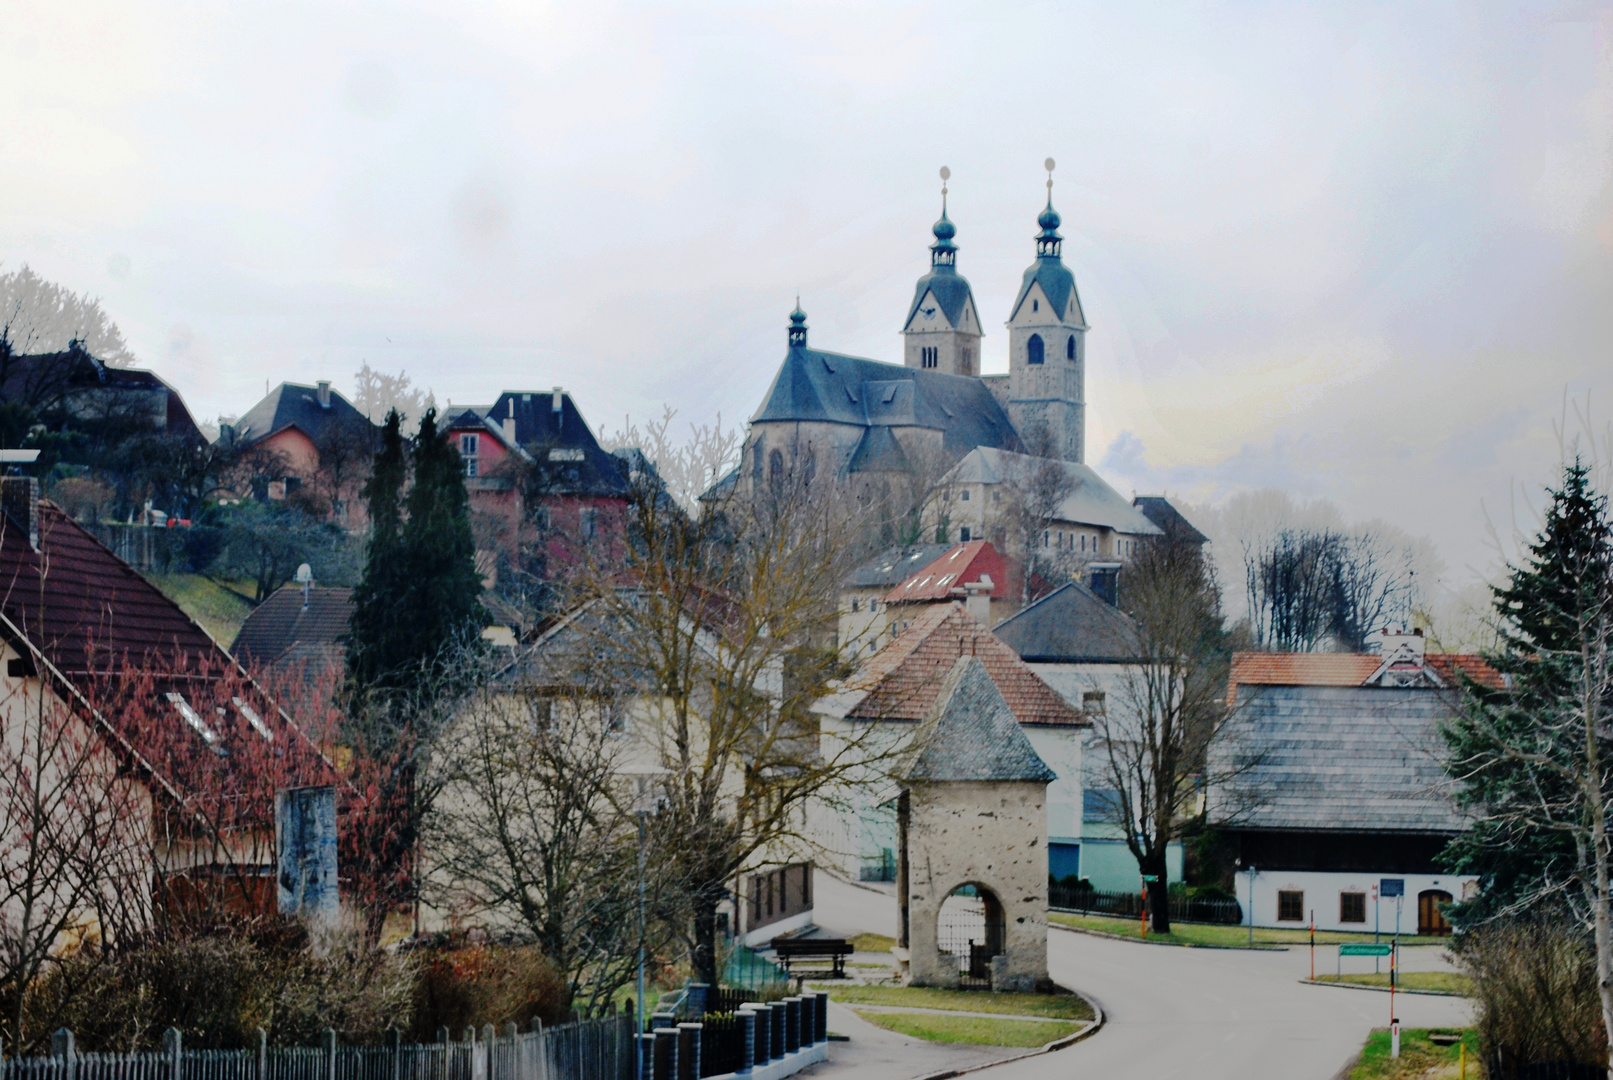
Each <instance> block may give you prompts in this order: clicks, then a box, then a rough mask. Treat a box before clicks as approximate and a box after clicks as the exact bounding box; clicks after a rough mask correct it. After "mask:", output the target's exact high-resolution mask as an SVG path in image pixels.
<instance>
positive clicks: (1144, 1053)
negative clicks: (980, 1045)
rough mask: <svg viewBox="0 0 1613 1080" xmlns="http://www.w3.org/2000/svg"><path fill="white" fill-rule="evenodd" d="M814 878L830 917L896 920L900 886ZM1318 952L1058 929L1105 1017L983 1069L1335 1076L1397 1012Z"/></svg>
mask: <svg viewBox="0 0 1613 1080" xmlns="http://www.w3.org/2000/svg"><path fill="white" fill-rule="evenodd" d="M815 884H816V885H817V889H816V892H817V898H816V901H817V905H818V909H819V910H818V918H819V922H820V923H821V924H822V925H824V926H825V927H828V928H832V929H834V930H836V931H845V932H856V931H859V930H869V931H872V932H875V933H886V934H889V933H890V932H891V931H892V929H893V927H894V925H895V900H894V899H893V898H890V897H887V896H883V895H879V894H876V893H872V892H869V891H867V890H865V889H859V888H857V887H856V886H852V885H847V884H844V883H841V882H832V881H831V880H830V879H829V878H828V876H827V875H819V876H818V878H817V881H816V882H815ZM1320 956H1321V951H1320V950H1318V959H1319V960H1320ZM1328 959H1329V960H1330V961H1331V959H1332V957H1331V956H1330V955H1329V956H1328ZM1437 962H1438V961H1437V954H1435V953H1434V952H1433V951H1432V950H1430V949H1428V948H1426V947H1424V948H1422V949H1419V950H1417V961H1416V963H1415V966H1417V967H1428V966H1433V965H1434V964H1435V963H1437ZM1309 964H1310V960H1309V957H1308V956H1307V955H1306V953H1305V951H1304V950H1299V949H1296V950H1293V951H1290V952H1244V951H1238V950H1220V949H1183V948H1174V947H1171V946H1165V945H1143V944H1134V943H1129V942H1124V941H1108V940H1105V939H1103V938H1096V937H1092V936H1090V935H1085V934H1075V933H1070V932H1068V931H1062V930H1054V931H1051V932H1050V933H1049V940H1048V965H1049V967H1050V969H1051V971H1052V975H1053V978H1054V979H1055V980H1057V981H1058V982H1060V983H1062V984H1064V985H1065V986H1069V987H1073V988H1076V989H1079V990H1081V991H1082V992H1084V993H1086V994H1088V995H1089V996H1091V997H1093V998H1095V999H1096V1000H1097V1001H1098V1002H1099V1004H1101V1005H1102V1006H1103V1009H1104V1012H1105V1013H1106V1014H1107V1015H1108V1023H1107V1024H1106V1025H1105V1026H1104V1029H1103V1030H1102V1031H1100V1032H1099V1033H1098V1034H1097V1035H1095V1036H1093V1037H1092V1038H1091V1039H1088V1040H1087V1041H1085V1042H1083V1043H1079V1044H1077V1045H1076V1046H1073V1047H1070V1048H1069V1049H1068V1050H1062V1051H1059V1052H1058V1053H1054V1054H1048V1055H1044V1056H1041V1057H1036V1058H1031V1059H1028V1060H1025V1061H1020V1062H1014V1063H1011V1064H1007V1065H1003V1066H1000V1067H998V1068H994V1069H990V1070H988V1071H986V1072H984V1073H981V1074H980V1076H981V1080H1054V1078H1057V1080H1084V1078H1086V1077H1093V1078H1098V1077H1102V1078H1104V1080H1109V1078H1133V1077H1135V1078H1137V1080H1171V1078H1173V1077H1181V1078H1183V1080H1187V1078H1191V1080H1331V1078H1332V1077H1333V1076H1334V1075H1335V1074H1336V1073H1337V1072H1338V1071H1339V1070H1340V1068H1342V1067H1343V1066H1344V1064H1345V1063H1346V1062H1347V1061H1349V1059H1350V1057H1351V1056H1352V1055H1353V1054H1354V1053H1355V1051H1356V1050H1357V1049H1358V1048H1359V1047H1360V1045H1361V1043H1362V1042H1363V1041H1364V1040H1365V1039H1366V1036H1367V1032H1368V1031H1370V1030H1371V1029H1372V1028H1374V1027H1382V1026H1384V1025H1385V1024H1387V1023H1388V1018H1389V995H1387V994H1376V993H1370V992H1366V991H1360V990H1340V989H1333V988H1329V987H1320V986H1301V985H1299V983H1298V980H1299V979H1301V978H1304V977H1305V976H1306V975H1307V974H1308V972H1309ZM1324 966H1325V965H1324ZM1395 1000H1396V1002H1397V1003H1398V1006H1399V1007H1398V1011H1399V1013H1400V1019H1401V1022H1402V1023H1403V1024H1404V1025H1406V1026H1407V1027H1429V1026H1442V1025H1447V1024H1462V1023H1467V1022H1468V1019H1469V1005H1468V1003H1467V1002H1466V1001H1464V1000H1463V999H1461V998H1444V997H1427V996H1417V995H1398V996H1397V997H1396V998H1395ZM882 1075H883V1076H886V1077H892V1076H893V1074H891V1073H889V1072H886V1073H883V1074H882Z"/></svg>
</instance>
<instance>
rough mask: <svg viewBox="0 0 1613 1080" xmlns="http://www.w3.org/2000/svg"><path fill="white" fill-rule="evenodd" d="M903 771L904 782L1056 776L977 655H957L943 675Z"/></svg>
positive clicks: (1046, 779)
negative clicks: (1032, 743) (1020, 727)
mask: <svg viewBox="0 0 1613 1080" xmlns="http://www.w3.org/2000/svg"><path fill="white" fill-rule="evenodd" d="M914 744H915V745H916V746H917V747H918V750H917V752H916V753H915V754H914V755H913V757H912V759H911V760H910V762H909V763H908V766H907V769H906V776H905V779H908V780H929V781H937V780H943V781H944V780H953V781H976V782H990V781H1005V780H1006V781H1029V782H1032V783H1043V784H1046V783H1051V782H1052V781H1054V780H1057V779H1058V774H1057V773H1055V772H1054V771H1053V770H1052V769H1050V768H1048V767H1047V763H1046V762H1045V761H1043V760H1042V759H1041V758H1040V757H1039V756H1037V753H1036V750H1035V749H1034V748H1033V747H1032V746H1031V741H1030V740H1029V739H1028V738H1026V737H1025V733H1024V732H1023V731H1021V730H1020V729H1019V723H1018V721H1016V720H1015V719H1014V714H1013V711H1012V710H1010V709H1009V707H1008V702H1007V701H1005V700H1004V699H1003V696H1002V694H1001V693H1000V692H999V691H998V689H997V684H996V683H995V682H993V681H992V678H991V674H990V673H989V672H988V671H987V670H986V665H984V664H982V663H981V662H980V658H979V657H978V656H960V657H958V659H957V660H956V661H955V662H954V663H953V665H952V670H951V671H949V672H947V676H946V679H945V681H943V682H942V684H941V691H940V693H939V694H938V695H937V697H936V699H935V704H934V705H933V706H932V707H931V709H930V712H929V714H928V715H927V716H926V717H925V718H924V723H923V726H922V727H921V728H920V729H919V732H918V735H917V736H916V738H915V739H914Z"/></svg>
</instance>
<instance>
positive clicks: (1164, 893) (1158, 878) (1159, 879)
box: [1142, 852, 1171, 934]
mask: <svg viewBox="0 0 1613 1080" xmlns="http://www.w3.org/2000/svg"><path fill="white" fill-rule="evenodd" d="M1142 868H1143V873H1144V874H1145V875H1152V876H1153V878H1154V880H1153V881H1150V882H1148V923H1149V929H1150V930H1151V931H1153V932H1154V933H1156V934H1168V933H1170V932H1171V894H1170V881H1169V879H1168V878H1167V877H1166V875H1165V855H1164V853H1163V852H1161V853H1160V854H1157V855H1152V856H1150V857H1149V858H1147V859H1145V860H1143V863H1142Z"/></svg>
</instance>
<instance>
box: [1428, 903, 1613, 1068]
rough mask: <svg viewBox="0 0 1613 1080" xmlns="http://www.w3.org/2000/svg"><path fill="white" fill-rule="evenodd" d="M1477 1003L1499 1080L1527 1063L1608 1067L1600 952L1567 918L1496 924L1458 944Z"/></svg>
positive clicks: (1486, 1049) (1487, 1052) (1488, 1055)
mask: <svg viewBox="0 0 1613 1080" xmlns="http://www.w3.org/2000/svg"><path fill="white" fill-rule="evenodd" d="M1457 956H1458V962H1459V963H1460V965H1461V966H1462V968H1463V970H1465V971H1466V972H1467V974H1468V975H1469V977H1471V978H1472V980H1473V985H1474V990H1475V994H1476V995H1477V997H1478V1002H1479V1009H1478V1012H1479V1022H1478V1028H1479V1039H1480V1042H1481V1044H1482V1045H1483V1048H1484V1054H1485V1058H1486V1060H1488V1061H1493V1062H1497V1063H1498V1065H1499V1067H1500V1071H1499V1072H1497V1073H1495V1074H1494V1080H1511V1078H1512V1077H1513V1076H1515V1075H1522V1074H1521V1073H1520V1071H1519V1070H1521V1069H1523V1068H1525V1067H1526V1066H1529V1065H1536V1064H1542V1063H1548V1062H1575V1063H1582V1064H1587V1065H1597V1064H1600V1065H1601V1066H1602V1067H1603V1068H1605V1067H1606V1065H1607V1042H1606V1039H1605V1037H1604V1034H1603V1028H1602V1006H1601V1001H1600V999H1599V997H1598V995H1597V990H1596V951H1595V949H1594V948H1593V946H1592V943H1591V941H1590V938H1589V936H1588V935H1587V934H1585V933H1584V932H1582V931H1581V930H1579V929H1578V928H1577V927H1575V926H1573V925H1572V923H1570V922H1569V921H1568V920H1567V919H1566V918H1565V919H1556V920H1553V919H1551V918H1549V917H1535V918H1531V919H1527V920H1520V921H1517V922H1511V923H1491V924H1489V925H1486V926H1481V927H1478V928H1476V929H1473V930H1470V931H1468V932H1467V933H1465V934H1463V935H1462V937H1461V938H1460V939H1459V940H1458V942H1457Z"/></svg>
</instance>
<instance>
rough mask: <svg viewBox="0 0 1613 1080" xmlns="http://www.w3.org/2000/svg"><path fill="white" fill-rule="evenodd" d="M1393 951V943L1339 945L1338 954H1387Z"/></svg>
mask: <svg viewBox="0 0 1613 1080" xmlns="http://www.w3.org/2000/svg"><path fill="white" fill-rule="evenodd" d="M1392 952H1394V946H1393V945H1340V946H1339V955H1340V956H1388V955H1389V954H1390V953H1392Z"/></svg>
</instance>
